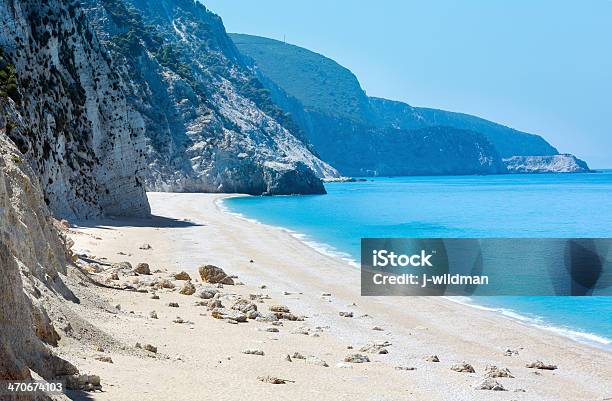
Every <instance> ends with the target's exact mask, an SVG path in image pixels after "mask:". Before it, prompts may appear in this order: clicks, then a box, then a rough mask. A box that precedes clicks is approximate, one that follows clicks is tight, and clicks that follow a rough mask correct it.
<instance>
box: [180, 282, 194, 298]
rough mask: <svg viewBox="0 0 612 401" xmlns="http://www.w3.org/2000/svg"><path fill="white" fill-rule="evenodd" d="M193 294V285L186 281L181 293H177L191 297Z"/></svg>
mask: <svg viewBox="0 0 612 401" xmlns="http://www.w3.org/2000/svg"><path fill="white" fill-rule="evenodd" d="M195 292H196V288H195V285H193V284H192V283H191V281H188V282H186V283H185V285H183V288H181V291H180V292H179V293H180V294H182V295H193V294H195Z"/></svg>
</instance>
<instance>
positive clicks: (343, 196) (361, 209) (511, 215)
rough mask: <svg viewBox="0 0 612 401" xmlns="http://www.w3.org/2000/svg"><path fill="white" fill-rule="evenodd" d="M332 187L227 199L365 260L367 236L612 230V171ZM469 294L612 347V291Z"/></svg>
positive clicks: (609, 233) (599, 233)
mask: <svg viewBox="0 0 612 401" xmlns="http://www.w3.org/2000/svg"><path fill="white" fill-rule="evenodd" d="M326 189H327V191H328V195H326V196H280V197H241V198H231V199H227V200H225V201H224V204H225V205H226V206H227V207H228V208H229V210H230V211H233V212H236V213H240V214H242V215H244V216H245V217H248V218H253V219H256V220H258V221H261V222H263V223H266V224H271V225H276V226H281V227H285V228H287V229H290V230H292V231H295V232H296V233H300V234H301V235H304V238H305V239H306V240H308V241H311V242H316V244H318V246H319V247H321V248H324V249H326V250H327V251H331V252H335V253H337V254H339V255H340V256H344V257H346V258H349V259H353V260H355V261H358V260H359V255H360V251H359V247H360V239H361V238H362V237H458V238H460V237H468V238H474V237H612V171H606V172H603V173H598V174H569V175H563V174H546V175H505V176H462V177H400V178H377V179H373V180H371V179H370V180H368V181H367V182H357V183H332V184H327V185H326ZM462 301H466V302H470V303H477V304H478V305H480V306H484V307H488V308H493V309H496V310H499V311H500V312H502V313H505V314H506V315H508V316H511V317H513V318H518V319H521V320H525V321H528V322H531V323H534V324H538V325H540V326H545V327H547V328H550V329H551V330H556V331H559V332H561V333H563V334H565V335H569V336H571V337H573V338H575V339H578V340H584V341H589V342H594V343H597V344H600V345H604V346H608V347H612V297H486V298H485V297H478V298H474V299H473V300H462Z"/></svg>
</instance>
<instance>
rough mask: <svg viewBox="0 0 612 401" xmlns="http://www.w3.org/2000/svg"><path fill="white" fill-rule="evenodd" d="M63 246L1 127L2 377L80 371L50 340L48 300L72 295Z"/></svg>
mask: <svg viewBox="0 0 612 401" xmlns="http://www.w3.org/2000/svg"><path fill="white" fill-rule="evenodd" d="M65 245H66V244H65V242H64V240H63V238H62V237H61V236H60V235H59V234H58V231H57V230H56V228H55V227H54V224H53V220H52V218H51V216H50V214H49V212H48V209H47V206H46V205H45V203H44V200H43V192H42V190H41V187H40V184H39V183H38V181H37V180H36V178H35V174H34V171H33V170H32V169H31V168H30V167H29V165H28V163H27V162H26V161H25V160H24V159H23V155H22V154H21V153H20V152H19V151H18V150H17V148H16V147H15V146H14V144H13V143H12V142H11V141H10V140H9V139H8V137H7V136H6V133H5V130H4V129H0V380H26V379H31V378H32V376H31V374H30V370H32V371H34V372H36V373H37V374H39V375H40V376H42V377H43V378H45V379H52V378H61V377H65V376H73V375H76V374H77V373H78V371H77V369H76V368H75V367H74V366H72V365H71V364H70V363H68V362H66V361H64V360H63V359H61V358H59V357H57V356H56V355H54V354H53V352H52V351H51V349H50V348H49V346H48V345H47V344H49V345H57V341H58V340H59V336H58V334H57V332H56V331H55V329H54V328H53V326H52V324H51V322H50V319H49V317H48V315H47V312H46V310H45V306H44V305H45V303H46V299H48V297H63V298H65V299H74V295H73V294H72V292H71V291H70V290H69V289H68V288H67V287H66V285H64V282H63V281H62V274H65V273H66V266H67V264H68V255H67V254H66V246H65ZM40 398H41V399H42V398H44V397H40ZM23 399H34V397H27V398H26V397H24V398H23ZM36 399H38V398H36Z"/></svg>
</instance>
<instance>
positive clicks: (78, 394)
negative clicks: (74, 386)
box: [65, 390, 94, 401]
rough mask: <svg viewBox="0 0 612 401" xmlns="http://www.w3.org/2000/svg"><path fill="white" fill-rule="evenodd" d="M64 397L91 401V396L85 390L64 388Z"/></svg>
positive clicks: (74, 400)
mask: <svg viewBox="0 0 612 401" xmlns="http://www.w3.org/2000/svg"><path fill="white" fill-rule="evenodd" d="M65 394H66V397H68V398H70V399H71V400H73V401H93V399H94V398H93V397H92V396H91V394H90V393H88V392H86V391H77V390H66V393H65Z"/></svg>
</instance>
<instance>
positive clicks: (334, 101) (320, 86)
mask: <svg viewBox="0 0 612 401" xmlns="http://www.w3.org/2000/svg"><path fill="white" fill-rule="evenodd" d="M230 37H231V38H232V40H234V42H235V44H236V46H237V48H238V49H239V50H240V51H241V52H242V53H243V55H244V57H245V59H246V60H248V62H250V64H251V68H252V69H253V70H254V71H255V73H256V74H257V76H258V77H259V79H260V81H261V82H262V83H263V84H264V86H265V87H266V88H267V89H268V90H269V91H270V92H271V95H272V98H273V99H274V101H275V102H276V103H277V104H278V105H279V106H280V107H281V108H283V109H284V110H285V111H286V112H287V113H288V114H290V115H291V116H292V117H293V118H294V120H296V122H297V123H298V125H300V126H301V127H302V129H303V130H304V131H305V132H306V133H307V139H308V140H309V141H310V142H311V143H313V144H314V150H315V152H317V154H319V155H320V156H321V157H322V158H323V160H326V161H328V162H330V163H331V164H332V165H333V166H335V167H336V168H338V170H339V171H340V172H341V173H343V174H346V175H348V174H352V173H354V171H353V170H352V169H350V168H347V166H346V165H345V164H346V163H344V162H345V161H346V162H347V163H348V164H352V162H351V161H350V160H340V162H339V161H338V160H337V158H330V156H329V154H328V151H327V149H325V148H324V144H322V143H319V144H318V146H317V141H318V140H319V139H320V137H325V138H326V140H328V138H327V137H328V136H338V137H339V140H340V139H341V138H342V137H343V136H345V137H350V136H351V135H355V133H356V132H361V133H362V135H363V137H364V138H365V139H364V142H365V143H366V145H364V146H366V147H372V146H375V144H374V143H373V142H372V141H371V140H369V139H368V138H369V137H371V132H372V130H373V129H379V130H381V132H383V131H385V130H389V129H394V130H396V133H397V134H398V136H399V137H401V136H402V135H405V134H402V132H405V131H414V130H422V129H426V128H433V127H447V128H446V132H447V134H448V135H449V137H450V136H452V135H458V136H461V135H462V133H464V139H465V140H468V139H471V140H475V138H476V137H475V136H473V135H474V134H479V135H481V136H482V137H483V138H484V139H486V140H487V141H489V142H490V143H491V144H492V145H493V149H487V151H488V152H490V153H489V154H487V155H486V157H485V158H484V159H485V160H489V159H494V163H492V165H494V166H496V167H494V168H488V169H486V168H482V167H483V166H482V165H480V166H479V165H478V163H475V160H474V159H473V157H474V156H476V155H478V152H476V151H470V152H467V153H466V154H458V155H454V154H452V153H449V154H448V155H445V157H444V159H445V158H446V157H458V158H459V159H461V160H463V162H464V163H465V165H464V166H463V167H467V166H469V165H471V166H472V168H471V169H466V168H460V169H459V170H458V171H462V172H465V171H468V172H470V173H471V174H499V173H507V172H508V170H507V169H506V167H505V165H504V161H503V160H504V159H508V158H511V157H513V156H555V155H558V153H559V152H558V151H557V149H556V148H555V147H553V146H552V145H550V144H549V143H548V142H547V141H546V140H545V139H544V138H542V137H541V136H539V135H536V134H531V133H527V132H523V131H519V130H516V129H513V128H511V127H507V126H504V125H502V124H498V123H495V122H492V121H488V120H486V119H483V118H480V117H477V116H473V115H469V114H465V113H458V112H450V111H445V110H437V109H432V108H426V107H413V106H411V105H409V104H407V103H404V102H400V101H394V100H388V99H382V98H377V97H368V96H367V95H366V93H365V91H364V90H363V89H362V88H361V86H360V84H359V81H358V79H357V77H355V75H354V74H353V73H352V72H351V71H350V70H349V69H347V68H346V67H343V66H341V65H340V64H338V63H337V62H335V61H334V60H332V59H330V58H328V57H326V56H323V55H320V54H318V53H315V52H312V51H310V50H308V49H304V48H301V47H299V46H295V45H291V44H286V43H284V42H280V41H277V40H274V39H269V38H264V37H259V36H253V35H245V34H236V33H231V34H230ZM303 59H305V60H306V61H304V62H303ZM335 78H337V80H338V81H339V82H340V83H336V82H335V81H334V79H335ZM356 105H358V107H357V106H356ZM355 110H360V111H359V112H354V111H355ZM347 126H351V127H352V128H351V129H346V127H347ZM442 131H443V130H442ZM442 131H441V130H439V129H437V130H436V132H442ZM467 132H469V133H471V134H467ZM385 137H386V138H388V140H395V141H396V142H397V145H402V146H408V145H409V144H408V143H402V140H401V139H394V138H392V137H390V136H389V135H386V136H385ZM483 138H480V139H479V141H483V140H484V139H483ZM415 140H416V141H417V142H415V143H414V145H416V146H422V144H424V143H426V142H427V141H426V138H425V137H423V138H420V139H419V140H417V138H416V137H415ZM465 145H466V146H467V144H465ZM465 148H466V147H464V149H465ZM480 149H485V147H483V146H480ZM406 151H407V152H408V151H409V150H408V149H406ZM436 152H437V150H436V149H433V148H432V149H430V154H432V155H435V154H436ZM345 157H346V158H347V159H349V158H350V154H349V153H348V152H347V155H346V156H345ZM381 157H384V156H383V155H381ZM390 157H393V156H390ZM470 157H471V159H470ZM479 158H480V159H483V158H482V157H479ZM457 161H459V160H457ZM476 161H477V160H476ZM434 164H435V163H432V169H430V170H427V171H423V173H424V174H428V175H429V174H448V173H449V171H448V170H446V169H443V170H437V169H435V166H434ZM370 167H371V166H370ZM415 168H416V166H415ZM374 170H376V169H372V175H399V174H401V173H402V172H403V171H405V170H406V169H405V168H404V169H391V170H390V169H383V170H380V169H379V170H376V171H374ZM421 171H422V170H421ZM450 173H451V174H452V172H450Z"/></svg>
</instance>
